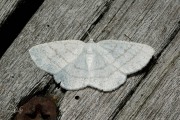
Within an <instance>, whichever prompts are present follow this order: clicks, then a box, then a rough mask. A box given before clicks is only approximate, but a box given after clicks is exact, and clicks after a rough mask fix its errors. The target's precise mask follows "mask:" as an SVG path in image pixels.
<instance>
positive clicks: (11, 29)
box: [0, 0, 44, 58]
mask: <svg viewBox="0 0 180 120" xmlns="http://www.w3.org/2000/svg"><path fill="white" fill-rule="evenodd" d="M43 2H44V0H20V1H19V2H18V3H17V5H16V7H15V9H14V10H13V11H12V12H11V13H10V14H9V16H8V17H7V18H6V19H5V20H3V22H2V23H0V36H1V38H3V39H4V40H6V44H4V43H3V44H1V50H0V51H1V52H0V58H1V57H2V55H3V54H4V52H5V51H6V49H7V48H8V47H9V46H10V45H11V43H12V42H13V41H14V39H15V38H16V37H17V36H18V35H19V33H20V32H21V30H22V29H23V28H24V26H25V25H26V24H27V22H28V21H29V20H30V18H31V17H32V16H33V15H34V13H35V12H36V11H37V9H38V8H39V7H40V6H41V5H42V3H43Z"/></svg>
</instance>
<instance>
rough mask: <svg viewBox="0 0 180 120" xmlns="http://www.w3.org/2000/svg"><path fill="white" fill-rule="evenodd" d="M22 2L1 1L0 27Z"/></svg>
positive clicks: (13, 0)
mask: <svg viewBox="0 0 180 120" xmlns="http://www.w3.org/2000/svg"><path fill="white" fill-rule="evenodd" d="M19 1H20V0H1V1H0V25H1V24H2V22H3V21H5V20H6V19H7V17H8V16H9V15H10V14H11V13H12V12H13V11H14V9H15V8H16V6H17V4H18V2H19Z"/></svg>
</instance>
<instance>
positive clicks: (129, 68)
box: [98, 40, 154, 74]
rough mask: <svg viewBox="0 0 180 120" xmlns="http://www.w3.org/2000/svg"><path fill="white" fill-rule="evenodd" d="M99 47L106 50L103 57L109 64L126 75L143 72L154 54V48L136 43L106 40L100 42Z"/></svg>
mask: <svg viewBox="0 0 180 120" xmlns="http://www.w3.org/2000/svg"><path fill="white" fill-rule="evenodd" d="M98 45H99V46H100V47H101V48H103V49H104V50H105V52H104V53H103V56H104V57H105V59H109V64H112V65H113V66H115V67H117V68H118V69H119V70H120V71H121V72H122V73H124V74H131V73H134V72H137V71H139V70H141V69H142V68H143V67H145V66H146V65H147V63H148V62H149V61H150V59H151V58H152V56H153V54H154V49H153V48H152V47H150V46H148V45H145V44H139V43H134V42H126V41H117V40H104V41H100V42H98Z"/></svg>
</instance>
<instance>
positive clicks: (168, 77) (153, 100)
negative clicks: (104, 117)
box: [115, 33, 180, 120]
mask: <svg viewBox="0 0 180 120" xmlns="http://www.w3.org/2000/svg"><path fill="white" fill-rule="evenodd" d="M179 65H180V33H178V35H177V36H176V38H175V39H174V40H173V42H171V44H170V45H169V46H168V47H167V49H166V50H165V51H164V52H163V53H162V55H161V57H160V59H159V60H158V63H157V65H156V66H155V67H154V68H153V69H152V71H151V73H150V74H149V75H148V76H147V77H146V79H145V80H143V82H142V83H141V84H140V85H139V87H138V89H137V90H136V92H135V93H134V94H133V96H132V98H131V99H130V100H129V101H128V103H127V104H126V105H125V106H124V108H123V109H122V110H121V111H120V112H119V114H118V115H117V116H116V119H115V120H147V119H148V120H165V119H166V120H179V119H180V104H179V101H180V91H179V90H180V89H179V88H180V81H179V80H180V76H179V75H180V67H179Z"/></svg>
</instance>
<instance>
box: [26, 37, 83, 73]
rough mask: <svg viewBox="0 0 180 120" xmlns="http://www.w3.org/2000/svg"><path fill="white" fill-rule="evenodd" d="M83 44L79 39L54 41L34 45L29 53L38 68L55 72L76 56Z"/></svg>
mask: <svg viewBox="0 0 180 120" xmlns="http://www.w3.org/2000/svg"><path fill="white" fill-rule="evenodd" d="M84 44H85V43H84V42H81V41H79V40H64V41H55V42H50V43H44V44H40V45H36V46H34V47H32V48H31V49H30V50H29V53H30V56H31V58H32V60H33V61H34V62H35V64H36V65H37V66H38V67H39V68H41V69H42V70H45V71H46V72H49V73H51V74H55V73H57V72H58V71H60V70H61V69H62V68H64V67H65V66H66V65H67V64H69V63H71V62H72V61H73V60H74V59H76V58H77V57H78V55H79V54H80V53H81V51H82V49H83V47H84Z"/></svg>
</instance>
